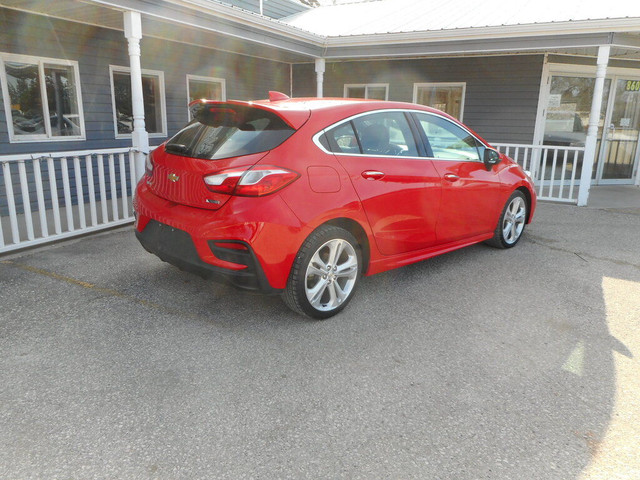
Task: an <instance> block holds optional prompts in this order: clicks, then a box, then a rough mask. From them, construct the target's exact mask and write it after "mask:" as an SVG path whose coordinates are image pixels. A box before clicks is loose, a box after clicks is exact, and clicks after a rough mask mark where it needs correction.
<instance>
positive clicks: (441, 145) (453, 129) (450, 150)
mask: <svg viewBox="0 0 640 480" xmlns="http://www.w3.org/2000/svg"><path fill="white" fill-rule="evenodd" d="M416 116H417V117H418V121H419V123H420V126H421V127H422V129H423V130H424V133H425V134H426V136H427V140H428V142H429V146H430V147H431V151H432V156H433V157H434V158H442V159H445V160H477V161H480V153H479V151H478V147H480V146H481V145H480V144H479V142H478V141H477V140H476V138H475V137H474V136H473V135H471V134H470V133H469V132H467V131H466V130H464V129H463V128H461V127H459V126H458V125H456V124H454V123H453V122H451V121H449V120H446V119H444V118H442V117H438V116H435V115H427V114H422V113H418V114H416Z"/></svg>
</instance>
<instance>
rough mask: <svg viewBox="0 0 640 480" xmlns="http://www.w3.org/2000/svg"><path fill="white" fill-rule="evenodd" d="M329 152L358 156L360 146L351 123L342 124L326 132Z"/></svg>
mask: <svg viewBox="0 0 640 480" xmlns="http://www.w3.org/2000/svg"><path fill="white" fill-rule="evenodd" d="M327 137H328V139H329V146H330V147H331V148H330V150H331V151H332V152H335V153H351V154H358V153H361V152H360V146H359V145H358V139H357V138H356V133H355V132H354V130H353V125H352V124H351V122H347V123H343V124H342V125H338V126H337V127H335V128H332V129H331V130H329V131H328V132H327Z"/></svg>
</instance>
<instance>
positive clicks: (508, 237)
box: [487, 190, 528, 248]
mask: <svg viewBox="0 0 640 480" xmlns="http://www.w3.org/2000/svg"><path fill="white" fill-rule="evenodd" d="M527 209H528V206H527V199H526V198H525V196H524V194H523V193H522V192H521V191H519V190H516V191H515V192H513V194H511V196H510V197H509V200H507V204H506V205H505V207H504V210H502V215H500V221H499V222H498V226H497V227H496V230H495V232H494V234H493V238H492V239H491V240H488V241H487V243H488V244H489V245H491V246H493V247H497V248H511V247H513V246H515V244H516V243H518V240H520V238H521V237H522V232H523V231H524V226H525V224H526V222H527Z"/></svg>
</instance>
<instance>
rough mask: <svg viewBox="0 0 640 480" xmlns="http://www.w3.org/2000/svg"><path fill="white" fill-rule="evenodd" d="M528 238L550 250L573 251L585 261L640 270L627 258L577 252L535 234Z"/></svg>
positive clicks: (639, 266) (639, 267)
mask: <svg viewBox="0 0 640 480" xmlns="http://www.w3.org/2000/svg"><path fill="white" fill-rule="evenodd" d="M527 239H528V241H529V242H531V243H533V244H535V245H540V246H543V247H546V248H548V249H550V250H555V251H557V252H563V253H571V254H573V255H575V256H577V257H578V258H580V259H581V260H584V261H585V262H589V259H590V260H600V261H602V262H610V263H615V264H616V265H621V266H627V267H632V268H636V269H638V270H640V264H637V263H632V262H627V261H625V260H617V259H615V258H608V257H598V256H596V255H590V254H588V253H585V252H579V253H578V252H575V251H573V250H571V249H568V248H562V247H556V246H554V245H550V244H549V243H546V242H545V241H543V240H542V239H541V238H539V237H536V236H534V235H528V236H527Z"/></svg>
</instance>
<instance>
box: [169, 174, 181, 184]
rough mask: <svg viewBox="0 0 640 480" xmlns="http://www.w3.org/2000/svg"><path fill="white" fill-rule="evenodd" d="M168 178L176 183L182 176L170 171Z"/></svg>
mask: <svg viewBox="0 0 640 480" xmlns="http://www.w3.org/2000/svg"><path fill="white" fill-rule="evenodd" d="M167 178H168V179H169V180H170V181H172V182H173V183H176V182H177V181H178V180H180V177H179V176H178V175H176V174H175V173H170V174H169V175H167Z"/></svg>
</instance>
